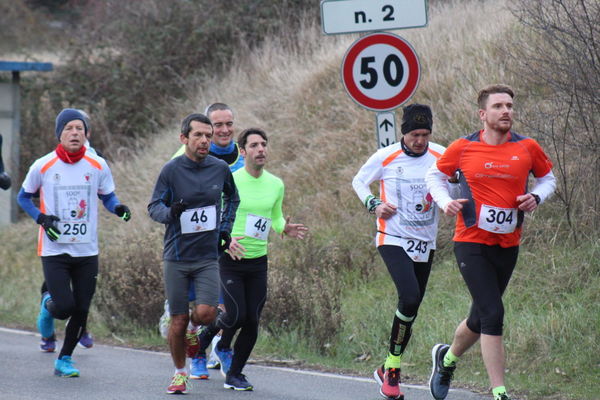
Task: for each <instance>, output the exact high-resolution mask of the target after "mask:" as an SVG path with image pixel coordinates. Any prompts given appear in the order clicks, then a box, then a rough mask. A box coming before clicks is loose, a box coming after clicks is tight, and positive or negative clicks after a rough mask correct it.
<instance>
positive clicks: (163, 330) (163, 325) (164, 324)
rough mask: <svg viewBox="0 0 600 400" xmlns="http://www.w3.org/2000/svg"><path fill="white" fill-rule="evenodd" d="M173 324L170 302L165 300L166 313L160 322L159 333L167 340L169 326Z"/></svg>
mask: <svg viewBox="0 0 600 400" xmlns="http://www.w3.org/2000/svg"><path fill="white" fill-rule="evenodd" d="M170 324H171V313H170V311H169V300H165V312H164V313H163V315H161V316H160V319H159V320H158V331H159V332H160V335H161V336H162V337H164V338H165V339H166V338H167V336H168V335H169V325H170Z"/></svg>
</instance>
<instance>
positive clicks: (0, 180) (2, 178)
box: [0, 172, 11, 190]
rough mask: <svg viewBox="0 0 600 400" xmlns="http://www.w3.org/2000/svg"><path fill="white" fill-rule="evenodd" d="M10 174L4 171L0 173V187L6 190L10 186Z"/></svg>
mask: <svg viewBox="0 0 600 400" xmlns="http://www.w3.org/2000/svg"><path fill="white" fill-rule="evenodd" d="M10 184H11V180H10V176H8V174H7V173H6V172H2V173H0V189H3V190H8V189H9V188H10Z"/></svg>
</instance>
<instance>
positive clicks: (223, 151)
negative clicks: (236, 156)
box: [210, 140, 235, 155]
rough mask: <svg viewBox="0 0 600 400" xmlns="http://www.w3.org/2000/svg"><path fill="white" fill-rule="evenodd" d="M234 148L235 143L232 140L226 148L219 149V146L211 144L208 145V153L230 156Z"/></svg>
mask: <svg viewBox="0 0 600 400" xmlns="http://www.w3.org/2000/svg"><path fill="white" fill-rule="evenodd" d="M234 148H235V143H234V142H233V140H232V141H231V142H229V144H228V145H227V147H221V146H217V145H216V144H214V143H212V142H211V144H210V152H211V153H214V154H219V155H221V154H231V153H233V150H234Z"/></svg>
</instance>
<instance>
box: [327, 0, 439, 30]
mask: <svg viewBox="0 0 600 400" xmlns="http://www.w3.org/2000/svg"><path fill="white" fill-rule="evenodd" d="M321 24H322V26H323V32H324V33H325V34H326V35H335V34H338V33H352V32H369V31H384V30H393V29H406V28H420V27H424V26H426V25H427V0H321Z"/></svg>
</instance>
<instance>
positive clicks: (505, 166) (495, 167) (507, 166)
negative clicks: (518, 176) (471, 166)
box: [483, 161, 510, 169]
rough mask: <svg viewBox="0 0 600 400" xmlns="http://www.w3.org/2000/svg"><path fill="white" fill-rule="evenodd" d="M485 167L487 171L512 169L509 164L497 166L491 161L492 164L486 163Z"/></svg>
mask: <svg viewBox="0 0 600 400" xmlns="http://www.w3.org/2000/svg"><path fill="white" fill-rule="evenodd" d="M483 167H484V168H485V169H504V168H510V165H508V164H496V163H494V162H493V161H491V162H486V163H485V164H483Z"/></svg>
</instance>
